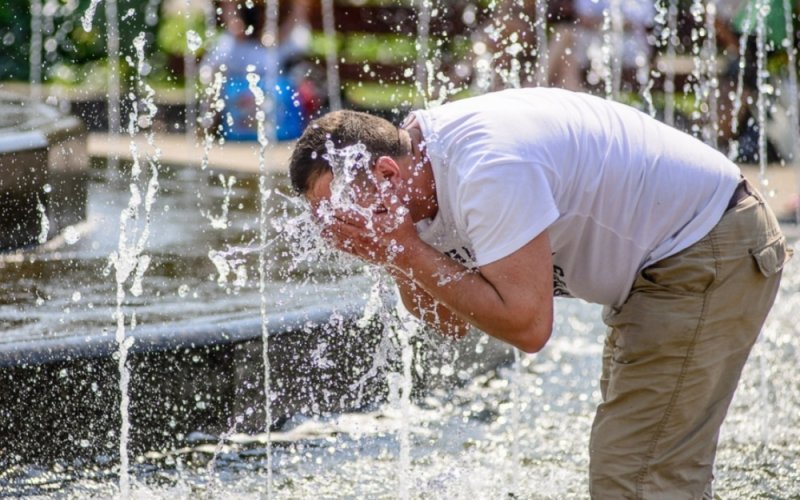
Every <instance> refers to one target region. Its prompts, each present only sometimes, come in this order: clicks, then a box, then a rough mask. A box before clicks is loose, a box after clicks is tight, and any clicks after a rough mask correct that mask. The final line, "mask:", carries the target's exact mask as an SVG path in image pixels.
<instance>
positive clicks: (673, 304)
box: [290, 88, 790, 498]
mask: <svg viewBox="0 0 800 500" xmlns="http://www.w3.org/2000/svg"><path fill="white" fill-rule="evenodd" d="M354 145H361V147H362V148H363V149H364V150H365V151H366V153H365V154H368V155H369V157H368V162H366V165H365V166H364V168H361V169H358V168H357V167H356V168H355V171H353V172H349V173H348V174H347V176H344V175H342V174H341V172H342V170H341V166H340V165H339V166H336V165H334V166H332V165H331V164H329V163H328V159H330V158H331V154H330V153H331V151H330V149H329V148H330V147H331V146H333V147H335V148H339V149H341V148H349V147H353V146H354ZM356 163H358V162H356ZM362 163H364V162H362ZM351 166H352V165H351ZM334 172H337V173H334ZM290 175H291V180H292V184H293V187H294V189H295V190H296V191H297V193H298V194H301V195H303V196H305V197H306V198H307V199H308V201H309V202H310V206H311V209H312V210H313V211H314V213H315V214H316V215H317V217H318V218H319V221H320V224H322V226H323V234H324V235H325V236H326V237H327V238H328V239H329V241H330V242H331V243H332V244H333V245H334V246H335V247H337V248H339V249H340V250H343V251H346V252H349V253H351V254H354V255H356V256H358V257H361V258H363V259H365V260H367V261H370V262H373V263H376V264H379V265H382V266H384V267H385V268H386V269H387V270H388V271H389V272H390V273H392V275H393V276H394V277H395V278H396V280H397V284H398V287H399V288H400V292H401V296H402V297H403V302H404V303H405V305H406V306H407V308H408V309H409V310H410V311H411V312H412V313H414V314H416V315H417V316H419V317H420V318H421V319H423V320H424V321H426V322H427V323H428V324H430V325H431V326H433V327H435V328H437V329H438V330H440V331H442V332H443V333H444V334H447V335H453V336H462V335H464V334H465V333H466V331H467V329H468V328H469V327H470V326H473V327H476V328H478V329H480V330H482V331H484V332H485V333H487V334H489V335H492V336H494V337H497V338H499V339H501V340H503V341H506V342H508V343H510V344H512V345H514V346H516V347H518V348H520V349H522V350H524V351H527V352H535V351H538V350H540V349H542V348H543V347H544V346H545V344H546V343H547V341H548V339H549V337H550V333H551V328H552V321H553V299H552V297H553V296H554V295H561V296H571V297H577V298H580V299H583V300H586V301H589V302H594V303H599V304H603V305H605V306H607V307H606V308H605V312H604V318H603V319H604V321H605V322H606V324H607V325H608V326H609V333H608V337H607V340H606V345H605V350H604V356H603V373H602V374H601V393H602V396H603V402H602V403H601V404H600V405H599V407H598V411H597V414H596V416H595V422H594V426H593V430H592V436H591V444H590V457H591V463H590V471H589V472H590V485H591V486H590V488H591V495H592V496H593V497H597V498H653V497H669V498H700V497H701V496H703V495H704V494H706V495H708V494H710V491H711V480H712V468H713V462H714V455H715V451H716V442H717V436H718V431H719V427H720V425H721V423H722V421H723V419H724V417H725V414H726V412H727V408H728V405H729V403H730V400H731V398H732V396H733V393H734V390H735V388H736V385H737V383H738V379H739V376H740V374H741V370H742V368H743V366H744V363H745V361H746V359H747V355H748V353H749V351H750V348H751V346H752V345H753V343H754V341H755V339H756V337H757V336H758V333H759V330H760V328H761V326H762V324H763V322H764V320H765V317H766V315H767V312H768V311H769V309H770V307H771V305H772V303H773V301H774V298H775V294H776V293H777V289H778V284H779V281H780V275H781V269H782V266H783V263H784V261H785V260H787V259H788V257H789V254H790V251H789V250H788V249H787V247H786V242H785V238H784V237H783V235H782V234H781V231H780V228H779V226H778V224H777V222H776V220H775V217H774V215H773V214H772V212H771V211H770V209H769V207H768V206H767V205H766V204H765V203H764V200H763V198H762V197H761V196H760V195H759V194H758V192H757V191H756V190H755V189H754V188H753V187H752V186H750V185H749V184H747V183H746V182H745V181H743V180H742V178H741V174H740V172H739V169H738V167H737V166H736V165H734V164H733V163H731V162H730V161H728V160H727V158H726V157H725V156H724V155H722V154H721V153H719V152H717V151H715V150H714V149H712V148H710V147H709V146H706V145H705V144H703V143H702V142H700V141H699V140H696V139H695V138H693V137H691V136H689V135H686V134H684V133H682V132H679V131H677V130H675V129H673V128H670V127H668V126H666V125H664V124H662V123H660V122H658V121H656V120H654V119H652V118H651V117H649V116H648V115H646V114H644V113H641V112H639V111H636V110H635V109H633V108H631V107H628V106H626V105H623V104H619V103H615V102H611V101H607V100H603V99H600V98H597V97H593V96H590V95H586V94H579V93H573V92H569V91H566V90H559V89H544V88H535V89H517V90H506V91H502V92H497V93H491V94H487V95H483V96H480V97H474V98H470V99H465V100H461V101H456V102H453V103H449V104H445V105H443V106H440V107H438V108H435V109H431V110H420V111H415V112H413V113H412V114H411V116H410V117H409V119H408V120H406V123H405V124H404V125H403V127H401V128H396V127H395V126H394V125H392V124H391V123H389V122H387V121H385V120H383V119H380V118H376V117H373V116H370V115H368V114H364V113H357V112H353V111H339V112H335V113H330V114H328V115H325V116H323V117H322V118H320V119H318V120H316V121H315V122H312V124H311V125H310V126H309V127H308V128H307V129H306V131H305V132H304V134H303V136H302V137H301V138H300V140H299V141H298V143H297V145H296V147H295V150H294V152H293V155H292V158H291V161H290ZM343 183H345V184H346V185H344V186H343ZM343 188H346V189H349V190H350V191H349V193H350V194H349V195H348V196H347V197H342V196H341V192H342V189H343ZM342 199H349V200H351V201H352V200H354V201H355V203H356V206H348V205H346V204H341V200H342Z"/></svg>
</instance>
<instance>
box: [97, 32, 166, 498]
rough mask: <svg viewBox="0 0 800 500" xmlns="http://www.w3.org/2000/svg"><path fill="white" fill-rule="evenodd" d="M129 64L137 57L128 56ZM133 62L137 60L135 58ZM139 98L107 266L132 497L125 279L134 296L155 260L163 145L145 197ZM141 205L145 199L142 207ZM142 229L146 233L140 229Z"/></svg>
mask: <svg viewBox="0 0 800 500" xmlns="http://www.w3.org/2000/svg"><path fill="white" fill-rule="evenodd" d="M144 47H145V35H144V33H140V34H139V36H137V37H136V39H135V40H134V48H135V49H136V56H137V59H136V63H135V67H136V68H137V74H138V78H137V87H138V88H139V90H140V91H142V92H143V93H144V94H145V95H144V98H143V101H142V102H143V104H144V107H145V109H147V111H148V114H147V115H145V117H146V120H145V121H144V122H145V123H151V122H152V120H153V118H154V116H155V114H156V112H157V108H156V106H155V104H154V103H153V95H154V91H153V89H152V88H150V86H149V85H147V84H145V83H144V81H143V80H142V76H143V74H142V73H143V68H144ZM128 62H129V64H131V63H132V62H133V61H132V60H131V59H130V58H128ZM131 66H134V64H131ZM131 98H132V100H133V101H134V102H133V104H134V105H133V106H132V111H131V113H130V116H129V125H128V131H129V133H130V136H131V146H130V147H131V154H132V156H133V166H132V167H131V183H130V193H131V197H130V199H129V201H128V206H127V207H126V208H125V209H124V210H122V212H121V214H120V219H119V240H118V247H117V250H116V251H115V252H113V253H112V254H111V255H110V256H109V259H108V267H107V269H106V272H108V271H110V269H111V268H112V267H113V268H115V269H116V273H115V277H114V279H115V281H116V283H117V293H116V299H117V308H116V312H115V319H116V321H117V329H116V341H117V345H118V349H119V352H118V356H119V358H118V368H119V374H120V383H119V387H120V394H121V397H120V416H121V428H120V439H119V453H120V466H119V468H120V469H119V493H120V496H122V497H123V498H127V497H128V495H129V493H130V477H129V472H128V469H129V457H128V439H129V433H130V417H129V405H130V399H129V390H128V386H129V384H130V369H129V368H128V366H127V361H128V350H129V349H130V347H131V345H132V344H133V338H132V337H128V338H126V335H125V312H124V309H123V307H124V304H125V296H126V293H125V284H126V282H128V281H129V280H130V279H131V278H132V284H131V286H130V292H131V294H132V295H134V296H139V295H141V293H142V278H143V276H144V273H145V271H146V270H147V268H148V267H149V265H150V257H149V256H148V255H145V254H144V248H145V246H146V244H147V240H148V238H149V235H150V219H151V213H152V208H153V203H154V202H155V198H156V193H157V192H158V161H159V159H158V151H157V150H156V155H155V156H153V157H148V158H147V163H148V164H149V166H150V178H149V180H148V182H147V188H146V192H145V196H144V199H142V196H141V191H140V188H139V176H140V175H141V170H142V169H141V163H140V157H139V154H138V151H137V147H136V142H135V136H136V135H137V133H138V132H139V130H140V124H141V123H143V122H142V120H140V117H139V113H138V106H137V103H138V98H137V97H136V95H135V94H131ZM147 140H148V143H149V144H151V145H153V144H154V138H153V132H152V131H151V132H148V134H147ZM142 205H144V206H143V207H142ZM140 217H141V218H142V219H143V221H142V220H141V219H140ZM140 231H141V233H140ZM130 325H131V329H134V328H135V326H136V319H135V313H133V314H132V315H131V321H130Z"/></svg>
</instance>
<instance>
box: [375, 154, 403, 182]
mask: <svg viewBox="0 0 800 500" xmlns="http://www.w3.org/2000/svg"><path fill="white" fill-rule="evenodd" d="M375 176H376V177H377V178H378V180H383V179H386V180H399V179H400V165H398V164H397V162H396V161H395V160H394V158H392V157H391V156H381V157H380V158H378V161H376V162H375Z"/></svg>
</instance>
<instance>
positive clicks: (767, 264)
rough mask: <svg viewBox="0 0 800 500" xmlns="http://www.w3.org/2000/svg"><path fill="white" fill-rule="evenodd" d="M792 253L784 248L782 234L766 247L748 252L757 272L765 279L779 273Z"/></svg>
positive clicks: (784, 243)
mask: <svg viewBox="0 0 800 500" xmlns="http://www.w3.org/2000/svg"><path fill="white" fill-rule="evenodd" d="M793 253H794V252H793V251H792V249H791V248H787V247H786V238H785V237H784V236H783V235H782V234H781V235H779V236H778V237H777V238H776V239H774V240H772V241H771V242H769V243H767V244H766V245H764V246H762V247H759V248H756V249H755V250H751V251H750V255H752V256H753V259H754V260H755V261H756V265H757V266H758V270H759V271H761V274H763V275H764V277H766V278H769V277H770V276H772V275H774V274H777V273H779V272H780V271H781V270H782V269H783V265H784V264H785V263H786V262H787V261H788V260H789V259H790V258H792V255H793Z"/></svg>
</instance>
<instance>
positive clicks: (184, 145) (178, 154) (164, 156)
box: [89, 133, 294, 173]
mask: <svg viewBox="0 0 800 500" xmlns="http://www.w3.org/2000/svg"><path fill="white" fill-rule="evenodd" d="M135 144H136V151H137V153H138V154H139V155H140V156H143V155H145V154H153V153H154V152H155V150H154V148H153V147H152V146H150V145H149V144H147V141H146V140H145V138H144V137H137V139H136V141H135ZM292 146H294V142H280V143H277V144H274V145H268V146H267V148H266V154H265V155H264V159H265V163H264V165H265V167H266V168H267V170H268V171H284V170H286V167H287V166H288V164H289V157H290V156H291V154H292ZM155 147H156V148H158V149H159V150H160V153H161V162H162V163H165V164H170V165H187V166H201V165H202V164H203V159H204V158H206V159H207V161H208V166H210V167H213V168H216V169H222V170H231V171H236V172H249V173H258V172H259V162H260V151H259V145H258V143H257V142H227V143H225V144H223V145H220V144H219V143H217V142H214V144H213V145H212V147H211V148H210V149H209V151H208V153H207V154H206V152H205V148H204V145H203V140H202V139H201V138H199V139H197V140H190V139H188V138H187V137H186V136H185V135H182V134H157V135H156V138H155ZM89 154H90V155H91V156H105V157H110V156H115V155H116V156H118V157H119V158H121V159H125V160H130V159H131V158H132V153H131V139H130V137H129V136H127V135H120V136H116V137H112V136H110V135H108V134H97V133H93V134H89Z"/></svg>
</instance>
